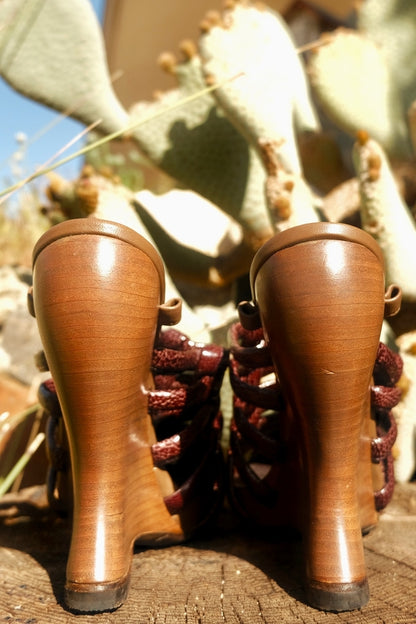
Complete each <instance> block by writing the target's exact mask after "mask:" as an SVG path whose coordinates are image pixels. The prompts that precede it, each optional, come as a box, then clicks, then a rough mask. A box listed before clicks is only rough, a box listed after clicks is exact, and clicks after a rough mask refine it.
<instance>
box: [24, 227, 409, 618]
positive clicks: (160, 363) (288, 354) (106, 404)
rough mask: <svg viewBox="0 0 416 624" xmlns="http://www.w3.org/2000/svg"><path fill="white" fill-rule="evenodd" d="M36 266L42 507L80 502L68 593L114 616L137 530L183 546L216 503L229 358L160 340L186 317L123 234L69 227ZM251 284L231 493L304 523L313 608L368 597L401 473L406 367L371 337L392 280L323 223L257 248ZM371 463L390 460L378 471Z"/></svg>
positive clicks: (391, 298) (48, 241)
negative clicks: (45, 492) (373, 533)
mask: <svg viewBox="0 0 416 624" xmlns="http://www.w3.org/2000/svg"><path fill="white" fill-rule="evenodd" d="M33 258H34V259H33V292H32V293H31V294H30V297H29V307H30V309H31V310H32V313H33V314H34V315H35V316H36V318H37V321H38V325H39V331H40V335H41V338H42V342H43V346H44V351H45V357H46V360H47V364H48V368H49V370H50V371H51V374H52V378H53V382H52V381H49V382H46V383H45V384H43V385H42V386H41V389H40V400H41V402H42V404H43V405H44V408H45V410H46V411H47V412H48V414H49V416H50V426H49V435H48V438H49V446H50V458H51V470H50V474H49V491H50V500H51V504H53V505H55V506H58V507H62V506H68V505H69V506H71V505H72V506H73V530H72V540H71V546H70V552H69V557H68V564H67V580H66V602H67V605H68V606H69V607H70V608H71V609H72V610H75V611H104V610H109V609H114V608H117V607H118V606H119V605H120V604H122V602H123V601H124V600H125V598H126V595H127V590H128V577H129V568H130V563H131V556H132V548H133V543H134V542H135V541H139V542H140V543H142V544H153V545H155V544H159V543H160V544H162V545H163V544H171V543H177V542H180V541H182V540H183V539H185V538H186V537H187V536H189V535H190V534H191V533H192V531H193V529H194V528H195V527H199V526H200V525H202V524H203V523H204V522H206V521H207V520H208V519H210V518H211V517H212V513H213V510H215V509H216V508H218V506H219V505H220V504H221V496H222V490H223V488H222V484H223V474H224V472H223V468H222V462H221V452H220V450H219V444H218V440H219V435H220V430H221V416H220V410H219V398H218V396H219V394H218V393H219V388H220V385H221V381H222V377H223V374H224V370H225V368H226V366H227V359H228V353H227V352H226V351H225V350H223V349H221V348H219V347H215V346H198V345H195V344H194V343H192V342H191V341H189V340H188V339H187V338H186V337H184V336H182V335H181V334H180V333H178V332H176V331H175V330H173V329H170V330H167V331H161V329H160V327H161V325H163V324H168V325H169V324H173V323H175V322H177V321H178V320H179V316H180V303H179V302H178V301H176V300H175V301H170V302H168V303H166V304H164V303H163V297H164V295H163V293H164V272H163V265H162V262H161V260H160V257H159V255H158V254H157V252H156V251H155V250H154V248H153V247H152V246H151V245H150V244H149V243H148V242H147V241H146V240H144V239H143V238H142V237H141V236H139V235H138V234H137V233H135V232H133V231H131V230H129V229H128V228H125V227H123V226H119V225H117V224H115V223H111V222H107V221H99V220H95V219H91V218H88V219H80V220H74V221H69V222H66V223H63V224H60V225H59V226H55V228H52V229H51V230H50V231H49V232H47V233H46V234H45V235H44V236H43V237H42V238H41V239H40V240H39V242H38V243H37V245H36V246H35V249H34V256H33ZM250 278H251V288H252V293H253V302H250V303H247V302H243V303H242V304H240V306H239V312H240V319H241V325H236V326H235V327H234V328H233V333H232V347H231V352H232V358H231V367H230V370H231V379H232V383H233V387H234V392H235V399H234V420H233V423H232V431H231V449H230V461H229V481H230V487H229V489H230V492H231V499H232V501H233V502H234V503H235V505H236V507H237V508H238V509H239V510H241V512H242V513H243V514H244V515H246V516H247V517H249V518H252V519H253V521H254V522H256V523H259V524H261V523H262V522H266V524H269V525H271V526H276V525H282V524H289V525H291V526H296V527H299V528H300V529H301V530H302V532H303V534H304V540H305V561H306V579H307V581H306V584H307V589H308V601H309V603H310V604H311V605H313V606H315V607H317V608H320V609H325V610H334V611H340V610H349V609H355V608H359V607H361V606H362V605H363V604H365V602H366V601H367V600H368V585H367V580H366V571H365V565H364V557H363V545H362V535H361V533H362V529H367V528H369V527H370V526H372V525H374V524H375V522H376V521H377V514H376V511H377V507H380V506H381V504H382V503H383V502H386V501H387V499H388V497H389V496H390V495H391V488H392V484H393V478H392V474H391V467H392V463H391V453H390V451H391V445H392V440H393V439H394V433H395V426H394V420H393V418H392V415H391V406H392V405H394V402H395V401H397V400H398V396H399V395H398V391H397V389H396V388H395V387H394V386H395V383H396V381H397V378H398V377H399V376H400V371H401V369H400V362H399V360H398V359H397V358H396V357H395V356H394V354H392V353H391V352H390V351H389V350H387V349H386V348H384V347H383V346H380V345H379V336H380V330H381V324H382V320H383V316H384V315H385V314H387V315H388V314H392V313H395V312H397V311H398V308H399V306H400V290H399V289H398V288H397V287H395V286H393V287H391V288H390V289H389V290H388V291H387V293H386V294H385V292H384V270H383V261H382V257H381V252H380V250H379V248H378V246H377V245H376V243H375V242H374V241H373V239H372V238H371V237H370V236H368V235H366V234H365V233H364V232H362V231H361V230H358V229H357V228H353V227H351V226H343V225H333V224H323V223H320V224H310V225H306V226H298V227H296V228H292V229H291V230H288V231H286V232H283V233H281V234H278V235H276V236H275V237H274V238H272V239H271V240H270V241H268V242H267V243H266V244H265V245H264V246H263V247H262V248H261V249H260V250H259V252H258V253H257V255H256V257H255V258H254V260H253V263H252V267H251V273H250ZM375 362H376V365H375ZM373 375H374V380H373ZM376 429H378V432H377V431H376ZM64 430H65V434H66V437H65V435H64ZM382 433H383V435H382ZM65 440H66V442H65ZM372 459H373V461H376V462H378V463H379V464H380V465H381V466H382V468H383V469H382V470H380V469H378V470H376V471H375V472H374V474H373V471H372ZM68 464H70V465H71V471H70V473H69V471H68ZM384 474H385V481H386V485H385V486H382V485H381V484H380V479H381V477H382V476H383V478H384ZM374 483H376V486H374ZM374 487H376V489H377V490H379V492H378V494H377V495H376V497H374V494H373V490H374ZM71 492H73V501H71Z"/></svg>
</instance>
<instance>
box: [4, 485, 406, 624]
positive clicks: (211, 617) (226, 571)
mask: <svg viewBox="0 0 416 624" xmlns="http://www.w3.org/2000/svg"><path fill="white" fill-rule="evenodd" d="M29 494H30V498H28V491H26V492H25V491H23V493H22V494H21V495H20V497H17V498H16V497H15V501H14V502H15V505H14V506H13V505H12V502H13V500H12V499H11V498H10V496H11V495H7V496H6V497H5V498H4V499H2V501H1V502H0V516H1V523H0V623H1V622H7V623H8V624H18V623H19V624H54V623H58V622H59V623H64V622H75V621H79V622H85V623H95V624H102V623H110V622H114V623H117V622H120V624H121V623H122V624H130V623H132V624H133V623H134V624H146V623H149V624H162V623H163V624H221V623H223V624H266V623H267V624H296V623H299V624H312V623H313V624H320V623H321V622H322V623H324V622H325V624H336V623H340V622H347V623H348V624H376V623H377V624H382V623H385V624H415V623H416V570H415V568H416V483H409V484H402V485H398V486H397V487H396V492H395V496H394V499H393V502H392V503H391V505H390V506H389V507H388V509H387V510H386V512H384V513H383V514H382V516H381V518H380V522H379V525H378V526H377V527H376V528H375V529H374V530H373V531H372V532H371V533H370V534H369V535H367V536H366V537H365V538H364V544H365V553H366V563H367V569H368V576H369V584H370V591H371V598H370V602H369V604H368V605H367V606H366V607H364V608H363V609H361V610H360V611H353V612H347V613H323V612H320V611H316V610H315V609H312V608H311V607H308V606H307V605H306V604H305V603H304V602H303V601H304V592H303V586H302V555H301V543H300V541H299V540H297V539H295V538H294V537H293V536H292V537H290V536H284V535H273V536H271V535H270V534H266V533H265V532H264V531H258V532H257V533H255V532H250V531H249V530H247V529H246V528H244V527H243V526H242V525H241V524H240V523H239V521H238V519H236V518H235V517H234V516H233V515H232V513H231V512H230V511H229V510H225V511H224V512H222V514H221V517H220V518H219V522H218V524H217V526H216V528H215V529H214V531H213V532H212V534H211V535H210V536H209V537H205V538H203V539H202V538H200V539H198V540H193V541H192V542H190V543H189V544H187V545H183V546H176V547H171V548H166V549H160V550H154V549H149V550H137V551H136V552H135V555H134V558H133V568H132V575H131V587H130V593H129V597H128V600H127V602H126V603H125V604H124V605H123V606H122V607H121V608H120V609H119V610H117V611H115V612H113V613H100V614H95V615H93V614H91V615H78V616H76V615H73V614H71V613H69V612H68V611H66V610H65V608H64V607H63V606H62V604H63V603H62V596H63V585H64V579H65V563H66V555H67V551H68V546H69V540H70V526H69V522H68V521H67V520H62V519H61V520H60V519H57V518H56V517H54V516H52V515H51V514H50V513H49V512H48V510H47V508H46V507H45V506H44V499H43V498H42V496H43V495H44V491H43V489H41V488H33V489H32V490H30V491H29Z"/></svg>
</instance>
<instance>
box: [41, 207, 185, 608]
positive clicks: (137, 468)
mask: <svg viewBox="0 0 416 624" xmlns="http://www.w3.org/2000/svg"><path fill="white" fill-rule="evenodd" d="M163 297H164V269H163V264H162V261H161V259H160V257H159V255H158V253H157V252H156V251H155V249H154V248H153V247H152V245H151V244H150V243H148V242H147V241H146V240H145V239H144V238H142V237H141V236H140V235H139V234H137V233H136V232H134V231H133V230H130V229H129V228H126V227H123V226H120V225H118V224H116V223H112V222H108V221H101V220H98V219H76V220H73V221H68V222H65V223H63V224H60V225H58V226H55V227H54V228H52V229H51V230H49V231H48V232H47V233H46V234H45V235H44V236H43V237H42V238H41V239H40V240H39V241H38V243H37V245H36V246H35V249H34V252H33V312H34V314H35V316H36V318H37V322H38V326H39V331H40V335H41V339H42V342H43V345H44V350H45V355H46V359H47V362H48V365H49V369H50V371H51V373H52V375H53V379H54V381H55V385H56V388H57V394H58V397H59V402H60V405H61V407H62V412H63V417H64V422H65V427H66V430H67V434H68V439H69V447H70V455H71V464H72V478H73V485H74V512H73V530H72V540H71V547H70V553H69V557H68V563H67V580H66V602H67V604H68V606H69V607H70V608H71V609H73V610H79V611H103V610H108V609H114V608H116V607H118V606H119V605H120V604H121V603H122V602H123V601H124V599H125V597H126V594H127V589H128V582H129V569H130V564H131V557H132V547H133V542H134V540H135V539H136V538H137V537H140V538H142V539H144V540H145V539H150V538H151V537H152V538H153V539H155V540H156V541H160V543H163V542H166V541H169V542H172V541H174V542H175V541H181V540H182V539H183V531H182V528H181V525H180V522H179V520H178V517H177V516H172V515H170V514H169V512H168V510H167V508H166V505H165V504H164V502H163V501H164V498H163V497H164V496H165V495H166V494H169V493H170V492H172V491H173V487H172V484H171V483H170V482H169V479H168V477H167V475H166V474H164V478H163V480H159V479H158V474H157V472H158V471H157V469H155V468H154V465H153V461H152V455H151V445H152V444H153V443H154V442H155V434H154V430H153V427H152V423H151V420H150V417H149V415H148V411H147V394H148V392H149V391H150V390H151V389H152V388H153V379H152V376H151V374H150V363H151V357H152V351H153V344H154V341H155V337H156V334H157V331H158V326H159V323H160V320H162V321H163V322H170V321H172V322H176V321H177V320H179V316H180V305H179V303H178V302H177V301H175V302H171V303H170V304H168V305H163Z"/></svg>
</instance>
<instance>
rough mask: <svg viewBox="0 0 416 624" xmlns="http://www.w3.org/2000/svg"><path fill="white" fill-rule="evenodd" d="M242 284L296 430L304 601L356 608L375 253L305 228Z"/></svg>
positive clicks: (351, 231) (266, 253) (379, 314)
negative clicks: (256, 314)
mask: <svg viewBox="0 0 416 624" xmlns="http://www.w3.org/2000/svg"><path fill="white" fill-rule="evenodd" d="M250 278H251V286H252V293H253V299H254V301H255V303H256V304H257V306H258V310H259V313H260V318H261V322H262V326H263V330H264V335H265V339H266V343H267V344H268V346H269V349H270V352H271V356H272V359H273V362H274V366H275V369H276V371H277V374H278V377H279V380H280V383H281V386H282V390H283V392H284V394H285V396H286V399H287V401H288V402H289V404H290V406H291V409H292V411H293V414H294V418H295V419H296V421H297V427H298V430H299V432H300V440H301V442H300V444H301V455H302V457H303V462H304V467H303V471H304V474H305V481H306V482H305V496H306V501H307V506H306V510H307V511H306V513H305V519H304V525H305V527H304V538H305V558H306V586H307V599H308V602H309V604H311V605H312V606H315V607H317V608H319V609H322V610H328V611H345V610H352V609H357V608H360V607H362V606H363V605H364V604H366V602H367V601H368V599H369V591H368V583H367V577H366V568H365V561H364V552H363V543H362V534H361V519H360V505H362V503H363V499H364V498H365V497H366V496H368V497H372V492H370V490H371V488H364V489H363V488H361V489H360V475H359V466H360V456H361V455H362V449H363V447H362V444H363V441H362V432H363V431H365V430H366V423H365V421H366V420H367V419H369V418H370V386H371V378H372V372H373V368H374V362H375V359H376V354H377V349H378V345H379V337H380V331H381V325H382V321H383V317H384V311H385V297H384V269H383V260H382V256H381V251H380V249H379V247H378V246H377V244H376V243H375V242H374V240H373V239H372V238H371V237H370V236H368V235H367V234H366V233H365V232H363V231H361V230H359V229H357V228H353V227H351V226H346V225H339V224H337V225H335V224H327V223H318V224H307V225H303V226H298V227H294V228H292V229H290V230H287V231H285V232H283V233H281V234H279V235H277V236H275V237H274V238H273V239H271V240H270V241H268V242H267V243H266V244H265V245H264V246H263V247H262V248H261V249H260V250H259V252H258V253H257V254H256V256H255V258H254V260H253V263H252V267H251V272H250ZM369 438H370V436H369V435H368V440H369ZM368 445H369V442H368ZM370 460H371V451H370V447H369V453H368V464H369V465H370ZM369 475H370V472H369V474H368V475H367V476H368V480H371V475H370V476H369ZM366 492H368V494H366ZM368 504H369V506H370V505H371V504H372V505H373V506H374V502H373V499H372V500H371V502H370V501H368Z"/></svg>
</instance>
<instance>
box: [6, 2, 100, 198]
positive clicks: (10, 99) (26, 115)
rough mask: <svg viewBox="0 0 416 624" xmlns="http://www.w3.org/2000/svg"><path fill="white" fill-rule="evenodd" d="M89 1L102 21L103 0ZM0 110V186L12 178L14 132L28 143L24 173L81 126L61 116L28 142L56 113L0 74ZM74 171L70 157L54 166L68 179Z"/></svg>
mask: <svg viewBox="0 0 416 624" xmlns="http://www.w3.org/2000/svg"><path fill="white" fill-rule="evenodd" d="M90 2H91V4H92V5H93V6H94V9H95V10H96V12H97V15H98V17H99V19H100V21H101V22H102V18H103V15H104V7H105V0H90ZM0 110H1V115H0V189H4V188H5V187H6V186H8V185H9V184H10V183H11V181H12V178H13V171H12V168H14V167H15V166H16V163H15V161H14V159H13V154H14V153H15V152H16V150H17V148H18V143H17V141H16V135H17V133H19V132H22V133H24V134H25V135H26V137H27V138H28V140H29V146H28V148H27V151H26V153H25V157H24V160H23V162H22V163H21V168H22V174H23V175H25V176H27V175H29V174H30V173H32V172H33V171H34V170H35V169H36V167H38V166H39V165H42V164H43V163H45V162H46V161H47V160H48V159H49V158H50V157H51V156H52V155H53V154H55V153H56V152H57V151H58V150H59V149H60V148H62V146H63V145H65V143H68V141H70V140H71V139H72V138H73V137H74V136H76V135H77V134H78V133H79V132H80V131H81V130H82V128H83V126H82V125H81V124H79V123H78V122H75V121H73V120H71V119H68V120H64V121H61V122H60V123H59V124H56V125H54V127H53V129H52V130H51V131H50V132H46V133H45V134H43V135H42V136H40V137H39V139H37V140H36V141H33V143H32V144H30V141H31V139H34V138H35V137H36V135H37V134H38V133H41V131H42V130H43V129H44V128H46V127H47V126H48V125H49V124H50V123H51V122H53V120H54V119H56V117H57V116H58V115H57V113H55V112H54V111H52V110H51V109H49V108H47V107H45V106H42V105H40V104H37V103H35V102H33V101H31V100H29V99H27V98H25V97H23V96H21V95H19V94H18V93H16V92H15V91H14V90H13V89H12V88H11V87H9V85H8V84H7V83H6V82H5V81H4V80H2V79H1V78H0ZM81 146H82V144H81V143H77V144H76V145H75V146H73V147H71V148H70V149H69V151H68V154H69V153H70V152H73V151H75V150H76V149H78V148H79V147H81ZM65 155H67V153H65V154H64V156H65ZM78 171H79V161H72V162H71V163H68V164H67V165H64V166H63V167H62V168H60V169H59V170H58V172H59V173H61V174H62V175H64V176H65V177H67V178H68V179H72V178H75V177H77V173H78ZM13 181H16V180H15V179H14V180H13ZM40 184H42V180H41V181H40Z"/></svg>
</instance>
